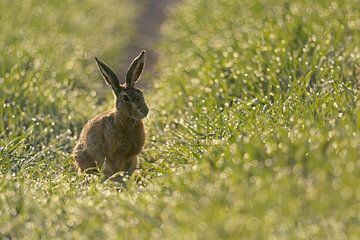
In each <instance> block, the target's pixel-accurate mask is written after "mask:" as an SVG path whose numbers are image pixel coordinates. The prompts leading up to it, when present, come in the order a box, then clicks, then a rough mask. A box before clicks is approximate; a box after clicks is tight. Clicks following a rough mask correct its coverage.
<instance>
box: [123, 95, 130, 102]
mask: <svg viewBox="0 0 360 240" xmlns="http://www.w3.org/2000/svg"><path fill="white" fill-rule="evenodd" d="M122 98H123V100H124V101H125V102H128V101H130V99H129V97H128V96H126V95H123V96H122Z"/></svg>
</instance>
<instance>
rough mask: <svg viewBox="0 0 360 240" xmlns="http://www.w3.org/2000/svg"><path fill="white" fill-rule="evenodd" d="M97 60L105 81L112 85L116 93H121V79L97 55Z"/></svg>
mask: <svg viewBox="0 0 360 240" xmlns="http://www.w3.org/2000/svg"><path fill="white" fill-rule="evenodd" d="M95 60H96V62H97V64H98V66H99V68H100V71H101V74H102V75H103V77H104V79H105V82H106V83H107V84H108V85H110V86H111V88H112V89H113V91H114V92H115V94H118V93H120V91H121V88H120V83H119V79H118V78H117V76H116V74H115V73H114V71H113V70H111V68H110V67H109V66H108V65H106V64H105V63H103V62H101V61H100V60H99V59H98V58H97V57H95Z"/></svg>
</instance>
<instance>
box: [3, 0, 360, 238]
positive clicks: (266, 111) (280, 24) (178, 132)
mask: <svg viewBox="0 0 360 240" xmlns="http://www.w3.org/2000/svg"><path fill="white" fill-rule="evenodd" d="M141 8H142V7H141V5H140V4H138V3H136V2H135V1H130V0H120V1H116V0H106V1H99V0H84V1H75V0H66V1H60V0H54V1H40V0H24V1H21V2H20V1H10V0H1V1H0V24H1V28H2V30H1V31H0V119H1V121H0V238H2V239H40V238H43V239H48V238H56V239H101V238H102V239H360V185H359V183H360V127H359V126H360V99H359V97H360V92H359V88H360V86H359V83H360V82H359V80H360V79H359V76H360V46H359V42H360V2H359V1H358V0H336V1H326V0H320V1H310V0H301V1H284V0H280V1H275V0H257V1H251V0H241V1H238V0H211V1H208V0H183V1H181V2H179V3H178V4H177V5H175V6H173V7H172V8H171V11H170V13H169V16H168V18H167V19H166V21H165V23H164V24H163V26H162V36H161V40H160V44H159V47H158V48H157V50H156V51H157V53H158V54H159V60H158V63H157V69H158V74H154V76H151V75H150V74H148V75H145V77H146V78H145V77H144V79H142V80H145V79H147V81H151V82H152V85H153V87H152V88H150V89H146V90H145V98H146V99H147V102H148V105H149V106H150V111H151V112H150V116H149V117H148V118H147V119H146V120H145V124H146V129H147V133H148V134H147V143H146V145H145V148H144V151H143V153H141V155H140V156H139V157H140V161H141V169H140V170H138V171H137V172H136V173H135V174H134V175H133V176H132V177H131V179H129V180H128V182H127V184H126V187H123V186H122V185H120V184H117V183H114V182H111V181H104V180H103V179H102V178H101V177H96V176H86V175H78V174H77V172H76V170H75V168H74V167H73V164H72V160H71V150H72V148H73V146H74V144H75V142H76V140H77V139H78V136H79V133H80V131H81V129H82V126H83V125H84V123H85V122H86V121H87V120H88V119H89V118H91V117H92V116H94V115H96V114H97V113H99V112H101V111H103V110H105V109H109V108H111V107H112V95H111V90H110V89H109V88H108V87H107V86H105V84H104V83H103V81H102V80H101V76H100V74H99V72H98V70H97V68H96V65H95V62H94V60H93V57H94V56H101V58H102V59H104V60H105V62H109V63H110V65H111V66H117V65H118V66H119V64H120V63H121V64H123V63H124V62H126V64H128V63H129V62H130V59H123V58H122V57H121V56H124V54H123V53H125V51H126V47H127V46H128V45H129V43H130V42H132V41H133V40H134V39H135V38H136V29H134V27H133V26H134V23H135V22H136V20H137V19H138V18H139V17H141ZM119 67H120V66H119ZM145 71H146V70H145Z"/></svg>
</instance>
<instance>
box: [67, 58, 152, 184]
mask: <svg viewBox="0 0 360 240" xmlns="http://www.w3.org/2000/svg"><path fill="white" fill-rule="evenodd" d="M95 60H96V62H97V64H98V66H99V68H100V71H101V73H102V75H103V77H104V79H105V81H106V83H107V84H108V85H110V86H111V88H112V90H113V93H114V96H115V108H114V109H113V110H112V111H108V112H104V113H100V114H98V115H97V116H96V117H94V118H93V119H91V120H90V121H89V122H88V123H86V125H85V126H84V128H83V130H82V131H81V134H80V139H79V142H78V143H77V144H76V146H75V148H74V150H73V158H74V161H75V163H76V165H77V167H78V169H79V172H86V173H99V171H101V172H102V173H103V174H104V175H105V177H106V178H109V177H111V176H112V175H113V174H115V173H117V172H121V171H125V172H126V173H127V174H128V175H131V174H132V173H133V171H134V170H135V169H136V168H137V167H138V161H137V156H136V155H137V154H138V153H139V152H140V151H141V149H142V147H143V145H144V142H145V132H144V126H143V123H142V119H143V118H145V117H146V116H147V114H148V112H149V108H148V107H147V105H146V103H145V100H144V96H143V93H142V91H140V90H139V89H137V88H135V87H134V85H135V83H136V82H137V81H138V80H139V77H140V75H141V73H142V71H143V69H144V64H145V51H142V52H141V53H140V55H139V56H137V57H136V58H135V59H134V61H133V62H132V63H131V65H130V67H129V69H128V72H127V74H126V80H125V83H124V84H123V85H120V83H119V80H118V78H117V76H116V74H115V73H114V71H113V70H111V68H110V67H109V66H107V65H106V64H105V63H103V62H101V61H100V60H99V59H97V58H95Z"/></svg>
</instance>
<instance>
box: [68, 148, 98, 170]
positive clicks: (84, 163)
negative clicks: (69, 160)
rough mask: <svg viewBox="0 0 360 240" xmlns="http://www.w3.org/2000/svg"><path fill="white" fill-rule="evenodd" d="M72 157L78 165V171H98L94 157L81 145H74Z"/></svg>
mask: <svg viewBox="0 0 360 240" xmlns="http://www.w3.org/2000/svg"><path fill="white" fill-rule="evenodd" d="M73 158H74V161H75V163H76V166H77V167H78V170H79V172H85V173H93V174H96V173H98V172H99V171H98V169H97V166H96V163H95V161H94V159H92V157H91V156H90V155H89V153H88V152H87V151H86V150H84V149H81V146H79V145H78V146H76V147H75V149H74V152H73Z"/></svg>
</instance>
